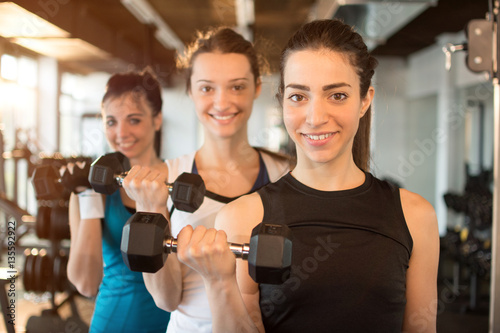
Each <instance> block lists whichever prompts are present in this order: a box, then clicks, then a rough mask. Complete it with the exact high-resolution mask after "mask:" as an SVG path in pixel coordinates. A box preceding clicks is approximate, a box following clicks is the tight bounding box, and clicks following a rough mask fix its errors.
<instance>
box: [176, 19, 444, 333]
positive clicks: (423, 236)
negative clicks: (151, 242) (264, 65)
mask: <svg viewBox="0 0 500 333" xmlns="http://www.w3.org/2000/svg"><path fill="white" fill-rule="evenodd" d="M376 64H377V62H376V60H375V59H374V58H373V57H372V56H370V54H369V53H368V52H367V48H366V46H365V44H364V42H363V40H362V38H361V36H359V35H358V34H357V33H356V32H354V30H353V29H352V28H351V27H350V26H348V25H345V24H344V23H342V22H341V21H338V20H324V21H314V22H311V23H308V24H306V25H304V26H303V27H302V28H301V29H300V30H299V31H298V32H297V33H296V34H295V35H294V36H293V37H292V38H291V39H290V40H289V42H288V44H287V46H286V47H285V49H284V51H283V53H282V58H281V83H280V87H279V93H278V96H279V98H280V100H281V102H282V105H283V115H284V122H285V126H286V128H287V131H288V134H289V135H290V137H291V138H292V140H293V141H294V143H295V146H296V149H297V165H296V167H295V168H294V169H293V171H291V172H290V173H289V174H287V175H286V176H284V177H283V178H281V179H280V180H279V181H277V182H276V183H273V184H270V185H268V186H266V187H264V188H262V189H261V190H259V191H258V192H257V193H254V194H250V195H248V196H245V197H243V198H241V199H239V200H236V201H234V202H233V203H231V204H229V205H227V206H226V207H225V208H224V209H223V210H222V211H221V212H220V213H219V215H218V216H217V220H216V225H215V228H216V229H208V230H207V229H206V228H200V227H197V228H195V229H194V230H193V228H192V227H190V226H187V227H185V228H184V229H183V230H182V231H181V232H180V233H179V236H178V253H177V257H178V258H179V260H180V261H181V262H182V263H184V264H186V265H188V266H190V267H191V268H193V269H194V270H196V271H198V272H199V273H200V274H201V275H202V277H203V281H204V283H205V288H206V290H207V295H208V299H209V302H210V306H211V311H212V315H213V331H214V332H264V331H267V332H332V331H338V332H401V331H404V332H435V331H436V311H437V308H436V307H437V290H436V289H437V282H436V280H437V267H438V252H439V235H438V228H437V221H436V216H435V212H434V209H433V208H432V206H431V205H430V204H429V203H428V202H427V201H426V200H425V199H423V198H422V197H421V196H419V195H417V194H415V193H412V192H409V191H407V190H404V189H398V188H395V187H393V186H391V185H390V184H388V183H386V182H384V181H381V180H379V179H377V178H375V177H374V176H373V175H371V174H370V173H369V172H368V171H367V170H368V165H367V161H368V147H369V145H368V143H369V128H370V105H371V102H372V100H373V96H374V88H373V87H371V78H372V76H373V74H374V68H375V66H376ZM236 221H237V222H236ZM260 222H265V223H274V224H283V225H287V226H289V227H290V228H291V230H292V233H293V258H292V270H291V276H290V277H289V278H288V279H287V280H286V281H284V283H283V284H281V285H267V284H260V285H258V284H256V283H255V282H254V281H253V280H252V279H251V278H250V277H249V275H248V269H247V264H246V263H245V262H242V261H241V260H238V261H237V262H236V261H235V258H234V255H232V253H231V252H230V251H229V249H228V246H227V245H226V242H227V239H229V240H230V241H232V242H248V240H249V235H250V233H251V230H252V228H253V227H254V226H255V225H257V224H258V223H260ZM217 229H220V230H224V231H225V232H224V231H217ZM226 234H227V238H226ZM235 262H236V264H235Z"/></svg>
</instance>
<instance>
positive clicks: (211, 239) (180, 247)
mask: <svg viewBox="0 0 500 333" xmlns="http://www.w3.org/2000/svg"><path fill="white" fill-rule="evenodd" d="M177 258H178V259H179V261H180V262H182V263H184V264H185V265H187V266H189V267H191V268H192V269H193V270H195V271H197V272H198V273H199V274H200V275H201V276H202V277H203V278H204V279H206V280H212V279H219V280H220V279H224V278H227V277H229V276H231V275H234V274H235V270H236V260H235V255H234V254H233V252H232V251H231V249H230V247H229V245H228V243H227V236H226V233H225V232H224V231H222V230H215V229H207V228H205V227H204V226H198V227H196V228H195V229H194V230H193V228H192V227H191V226H186V227H184V228H183V229H182V230H181V232H180V233H179V235H178V236H177Z"/></svg>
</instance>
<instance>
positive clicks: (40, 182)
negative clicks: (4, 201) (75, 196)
mask: <svg viewBox="0 0 500 333" xmlns="http://www.w3.org/2000/svg"><path fill="white" fill-rule="evenodd" d="M89 170H90V166H89V164H88V163H85V166H84V167H83V168H80V167H79V166H78V165H76V164H75V167H74V169H73V173H72V174H71V173H70V172H69V170H68V169H66V171H65V172H64V173H63V175H62V176H61V175H60V174H59V170H58V169H57V168H56V167H55V166H54V165H52V164H45V165H39V166H37V167H36V168H35V170H34V171H33V176H32V180H31V182H32V184H33V188H34V189H35V196H36V198H37V199H38V200H52V199H59V198H61V197H63V196H64V194H65V190H67V193H68V194H69V193H71V192H73V191H74V190H75V189H76V188H77V187H90V184H89V181H88V174H89Z"/></svg>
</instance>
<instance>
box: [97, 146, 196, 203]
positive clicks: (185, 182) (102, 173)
mask: <svg viewBox="0 0 500 333" xmlns="http://www.w3.org/2000/svg"><path fill="white" fill-rule="evenodd" d="M129 169H130V164H129V162H128V159H127V158H126V157H125V156H124V155H123V154H122V153H120V152H114V153H110V154H106V155H103V156H101V157H99V158H98V159H97V160H95V161H94V163H92V165H91V167H90V174H89V182H90V185H91V186H92V188H93V189H94V190H95V191H96V192H98V193H102V194H112V193H114V192H115V191H116V190H118V188H120V187H121V185H122V182H123V179H124V178H125V177H126V176H127V172H128V170H129ZM165 185H166V186H167V187H168V189H169V193H170V197H171V198H172V201H173V203H174V206H175V208H176V209H179V210H182V211H185V212H190V213H192V212H194V211H196V210H197V209H198V208H199V207H200V206H201V204H202V203H203V199H204V196H205V183H204V182H203V179H202V178H201V177H200V176H199V175H196V174H192V173H186V172H185V173H183V174H181V175H180V176H179V177H177V179H176V180H175V182H174V183H172V184H170V183H165Z"/></svg>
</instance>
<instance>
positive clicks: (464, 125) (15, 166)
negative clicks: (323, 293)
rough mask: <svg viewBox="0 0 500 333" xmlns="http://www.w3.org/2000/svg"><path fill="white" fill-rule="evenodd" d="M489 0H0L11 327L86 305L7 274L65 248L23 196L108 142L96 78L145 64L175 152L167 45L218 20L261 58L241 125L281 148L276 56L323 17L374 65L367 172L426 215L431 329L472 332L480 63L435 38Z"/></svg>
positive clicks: (487, 107) (482, 292) (190, 146)
mask: <svg viewBox="0 0 500 333" xmlns="http://www.w3.org/2000/svg"><path fill="white" fill-rule="evenodd" d="M491 7H492V2H491V1H488V0H416V1H411V0H407V1H401V0H400V1H390V0H378V1H377V0H371V1H370V0H189V1H185V0H121V1H120V0H20V1H12V2H10V1H1V2H0V130H1V132H0V133H1V136H0V150H1V152H2V154H1V155H0V156H1V157H0V171H1V174H0V176H1V178H0V218H1V219H0V222H1V224H0V229H1V230H0V232H1V234H0V236H1V239H2V247H1V253H2V258H4V257H5V256H6V253H7V249H8V237H7V235H8V223H9V222H10V221H13V220H15V221H16V232H17V239H16V241H17V242H16V247H15V250H16V257H17V260H16V266H17V268H18V270H19V279H18V281H17V282H16V290H17V291H18V292H17V293H16V296H15V297H16V299H17V300H18V301H17V303H16V304H17V312H16V315H17V319H18V320H16V330H17V331H24V330H25V328H26V322H27V320H28V318H29V317H30V316H40V313H41V309H42V308H44V309H52V310H54V311H52V313H56V314H59V315H60V313H58V311H60V310H61V309H62V308H63V307H64V306H66V304H71V309H70V310H61V311H63V312H64V311H66V312H68V311H69V314H65V315H67V316H69V317H72V318H73V317H74V316H79V317H81V319H82V320H83V321H84V322H85V321H86V320H88V318H87V317H88V316H89V313H91V311H92V310H91V307H92V300H91V299H82V297H81V296H79V295H73V294H72V293H73V292H74V291H71V286H69V287H67V288H66V287H64V288H62V287H61V288H60V289H62V290H56V289H57V288H49V289H50V290H43V288H42V287H37V288H34V287H33V286H32V287H31V288H28V289H34V290H24V289H26V288H24V287H23V284H22V283H21V280H23V273H24V271H26V270H27V269H28V270H29V268H27V267H26V264H25V258H26V257H27V256H29V255H31V253H32V252H33V249H36V250H37V251H38V252H39V251H40V250H47V251H49V252H50V251H54V248H55V249H56V250H57V251H63V252H64V251H67V248H68V243H67V242H68V240H67V238H66V237H64V236H61V237H60V239H57V240H54V239H53V238H50V237H48V239H43V237H40V233H37V232H36V228H37V226H36V225H37V220H39V219H40V214H41V213H40V207H43V206H46V203H41V202H40V200H36V198H35V196H34V193H33V186H32V184H31V182H30V178H31V176H32V172H33V169H34V167H35V166H36V165H39V164H43V163H44V161H48V160H50V161H51V162H53V161H59V162H60V164H61V165H62V164H64V163H65V162H67V161H68V160H71V159H76V158H84V159H85V158H87V159H94V158H96V157H98V156H99V155H101V154H103V153H106V152H108V151H109V147H107V143H106V140H105V137H104V133H103V126H102V120H101V118H100V101H101V98H102V96H103V93H104V89H105V84H106V81H107V79H108V78H109V76H110V75H111V74H113V73H116V72H123V71H127V70H134V69H136V70H141V69H143V68H144V67H145V66H151V67H152V68H153V69H154V70H155V72H156V73H157V75H158V76H159V79H160V80H161V81H162V84H163V98H164V108H163V117H164V122H163V124H164V125H163V151H162V157H163V158H173V157H177V156H179V155H181V154H184V153H188V152H191V151H193V150H195V149H197V148H198V147H199V146H200V144H201V140H202V138H203V135H202V133H201V128H200V127H199V126H198V124H197V119H196V115H195V113H194V107H193V104H192V102H191V100H190V99H189V98H188V96H187V94H186V93H185V82H184V81H183V79H182V78H181V77H179V76H178V75H177V74H176V73H175V70H174V68H175V55H176V53H178V52H182V51H183V49H184V47H185V45H186V44H188V43H190V42H191V41H192V40H193V39H194V35H195V32H196V31H197V30H203V29H205V28H207V27H211V26H220V25H225V26H230V27H233V28H234V29H235V30H237V31H238V32H240V33H241V34H243V35H244V36H245V37H246V38H247V39H248V40H250V41H253V42H254V43H255V44H256V46H257V48H258V50H259V51H260V52H261V53H262V54H263V55H264V56H265V57H266V58H267V59H268V61H269V65H270V66H269V67H270V68H269V72H268V73H266V74H265V75H264V76H263V78H262V79H263V83H264V85H263V91H262V94H261V96H260V97H259V99H258V100H257V101H256V103H255V104H254V110H253V114H252V117H251V120H250V123H249V135H250V142H251V143H252V144H253V145H255V146H261V147H266V148H268V149H270V150H273V151H281V152H289V151H290V147H291V144H290V142H289V140H288V136H287V134H286V131H285V130H284V127H283V124H282V116H281V110H280V107H279V105H278V103H277V101H276V100H275V97H274V96H275V94H276V92H277V81H278V75H279V74H278V72H277V71H278V66H279V54H280V50H281V49H282V47H283V46H284V44H285V42H286V41H287V39H288V38H289V37H290V36H291V35H292V33H293V32H294V31H296V30H297V29H298V28H299V27H300V26H301V25H302V24H304V23H305V22H308V21H310V20H314V19H325V18H333V17H338V18H342V19H343V20H344V21H345V22H347V23H349V24H352V25H354V26H355V27H356V30H357V31H358V32H359V33H361V35H362V36H363V37H364V38H365V41H366V42H367V45H368V46H369V48H370V50H371V51H372V53H373V54H374V55H375V56H376V58H377V59H378V60H379V67H378V68H377V70H376V74H375V78H374V87H375V91H376V94H375V100H374V103H373V108H372V110H373V112H374V117H373V123H372V160H371V164H370V168H371V170H370V171H371V172H372V173H373V174H374V175H375V176H377V177H379V178H382V179H387V180H390V181H392V182H394V183H396V184H398V185H399V186H401V187H404V188H407V189H408V190H410V191H414V192H417V193H419V194H420V195H422V196H423V197H425V198H426V199H427V200H428V201H429V202H431V203H432V204H433V206H434V208H435V209H436V212H437V214H438V220H439V229H440V235H441V261H440V271H439V286H440V289H439V290H440V293H439V299H438V302H439V303H438V312H439V315H438V332H469V331H470V332H472V330H474V332H487V330H488V311H489V302H490V297H489V296H490V282H491V274H490V273H491V239H492V227H491V226H492V216H491V214H492V213H491V212H492V198H491V197H492V195H491V193H492V168H493V150H494V147H493V134H494V128H493V120H494V119H493V114H494V107H493V85H492V83H491V79H490V77H489V76H488V75H487V74H488V73H486V72H478V73H475V72H472V71H471V70H470V69H469V68H468V67H467V58H466V52H452V51H454V50H455V49H457V48H459V47H455V48H454V47H452V46H450V45H459V44H461V43H464V42H466V40H467V36H466V27H467V24H468V23H469V22H470V21H471V20H474V19H485V17H486V14H487V13H488V12H490V11H491ZM443 48H444V50H443ZM447 64H448V65H449V66H450V68H449V69H447V68H446V65H447ZM49 206H50V205H49ZM62 206H64V204H62ZM7 260H8V259H2V262H0V266H6V263H4V262H3V261H7ZM61 274H62V273H61ZM34 275H35V278H34V279H38V278H39V276H38V275H37V273H34ZM63 278H64V277H61V279H63ZM6 288H7V290H8V288H9V284H8V283H7V282H6ZM68 290H69V291H68ZM70 295H71V296H70ZM2 297H4V296H2V295H1V291H0V298H2ZM67 299H69V300H70V301H69V302H67V301H66V300H67ZM75 300H79V301H75ZM75 303H76V304H77V306H74V304H75ZM78 307H79V308H78ZM75 312H76V315H75ZM4 318H7V316H5V315H4ZM1 325H2V324H0V329H1V328H2V326H1ZM7 329H8V325H5V331H7Z"/></svg>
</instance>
